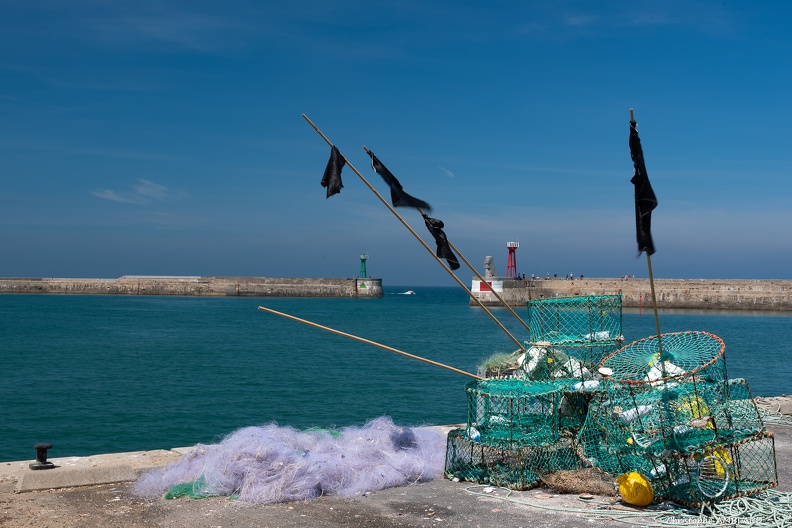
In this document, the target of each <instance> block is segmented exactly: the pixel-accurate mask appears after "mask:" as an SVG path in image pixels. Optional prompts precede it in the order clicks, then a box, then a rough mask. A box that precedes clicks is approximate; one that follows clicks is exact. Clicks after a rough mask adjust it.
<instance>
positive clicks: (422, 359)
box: [258, 306, 484, 380]
mask: <svg viewBox="0 0 792 528" xmlns="http://www.w3.org/2000/svg"><path fill="white" fill-rule="evenodd" d="M258 309H259V310H262V311H264V312H268V313H271V314H275V315H279V316H281V317H285V318H286V319H291V320H292V321H297V322H298V323H303V324H306V325H308V326H312V327H314V328H318V329H320V330H324V331H326V332H330V333H332V334H337V335H340V336H344V337H348V338H349V339H354V340H355V341H360V342H361V343H366V344H367V345H373V346H375V347H379V348H381V349H383V350H387V351H389V352H394V353H396V354H400V355H402V356H405V357H408V358H410V359H415V360H418V361H423V362H424V363H429V364H430V365H434V366H436V367H441V368H444V369H447V370H450V371H452V372H456V373H457V374H462V375H463V376H468V377H470V378H474V379H477V380H482V379H484V378H482V377H481V376H476V375H475V374H471V373H470V372H465V371H464V370H460V369H458V368H456V367H452V366H450V365H446V364H445V363H439V362H437V361H432V360H431V359H426V358H424V357H421V356H416V355H414V354H410V353H408V352H404V351H402V350H399V349H398V348H393V347H389V346H388V345H383V344H382V343H377V342H376V341H371V340H370V339H366V338H364V337H359V336H356V335H354V334H348V333H346V332H342V331H341V330H336V329H335V328H330V327H329V326H322V325H320V324H318V323H314V322H312V321H308V320H306V319H300V318H299V317H295V316H293V315H289V314H287V313H283V312H278V311H276V310H273V309H271V308H265V307H264V306H259V307H258Z"/></svg>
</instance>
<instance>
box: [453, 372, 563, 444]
mask: <svg viewBox="0 0 792 528" xmlns="http://www.w3.org/2000/svg"><path fill="white" fill-rule="evenodd" d="M563 386H564V385H561V384H551V383H541V382H525V381H521V380H518V379H514V378H502V379H485V380H477V381H473V382H471V383H468V384H467V385H466V387H465V390H466V391H467V396H468V422H467V434H468V437H469V438H470V439H471V440H474V441H477V442H480V443H482V444H485V445H488V446H494V447H509V448H511V447H520V446H525V445H532V446H533V445H549V444H552V443H553V442H555V441H556V440H557V439H558V437H559V433H560V427H559V414H558V412H557V410H558V407H559V404H560V402H561V398H562V394H561V392H560V388H561V387H563Z"/></svg>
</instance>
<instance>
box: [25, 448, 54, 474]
mask: <svg viewBox="0 0 792 528" xmlns="http://www.w3.org/2000/svg"><path fill="white" fill-rule="evenodd" d="M33 449H35V450H36V461H35V462H33V463H32V464H29V466H30V469H52V468H54V467H55V464H53V463H52V462H47V449H52V444H36V445H34V446H33Z"/></svg>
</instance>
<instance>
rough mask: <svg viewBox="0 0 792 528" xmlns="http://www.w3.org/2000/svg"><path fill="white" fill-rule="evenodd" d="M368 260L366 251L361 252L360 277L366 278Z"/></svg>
mask: <svg viewBox="0 0 792 528" xmlns="http://www.w3.org/2000/svg"><path fill="white" fill-rule="evenodd" d="M366 260H368V255H366V254H365V253H361V255H360V278H361V279H366V278H368V277H367V276H366Z"/></svg>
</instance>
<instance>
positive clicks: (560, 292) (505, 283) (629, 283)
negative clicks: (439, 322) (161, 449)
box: [470, 277, 792, 310]
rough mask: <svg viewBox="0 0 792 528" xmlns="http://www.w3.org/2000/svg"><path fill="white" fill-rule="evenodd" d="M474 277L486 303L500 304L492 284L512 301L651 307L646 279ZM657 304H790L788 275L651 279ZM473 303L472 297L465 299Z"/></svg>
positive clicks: (521, 303) (741, 306) (706, 306)
mask: <svg viewBox="0 0 792 528" xmlns="http://www.w3.org/2000/svg"><path fill="white" fill-rule="evenodd" d="M480 282H481V281H479V280H478V279H475V278H474V279H473V288H472V291H473V292H474V294H475V295H476V296H478V298H479V299H480V300H481V301H482V302H483V303H484V304H485V305H491V306H494V305H499V304H500V303H499V301H498V300H497V299H496V297H495V296H494V295H493V294H492V293H491V291H487V290H489V289H494V290H495V291H496V292H497V293H498V294H499V295H500V296H501V297H502V298H503V300H504V301H506V302H508V303H509V304H510V305H511V306H525V302H526V301H529V300H534V299H548V298H552V297H573V296H576V295H581V296H583V295H613V294H621V295H622V306H624V307H625V308H639V307H643V308H651V306H652V293H651V287H650V284H649V280H648V279H630V280H624V279H597V278H592V279H589V278H583V279H574V280H567V279H535V280H531V279H527V280H515V279H507V278H500V277H493V278H491V279H490V278H488V279H487V283H488V285H485V286H483V287H482V286H481V284H480ZM654 283H655V294H656V297H657V305H658V307H659V308H686V309H705V310H792V280H737V279H655V281H654ZM470 303H471V304H475V303H474V301H472V300H471V301H470Z"/></svg>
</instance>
